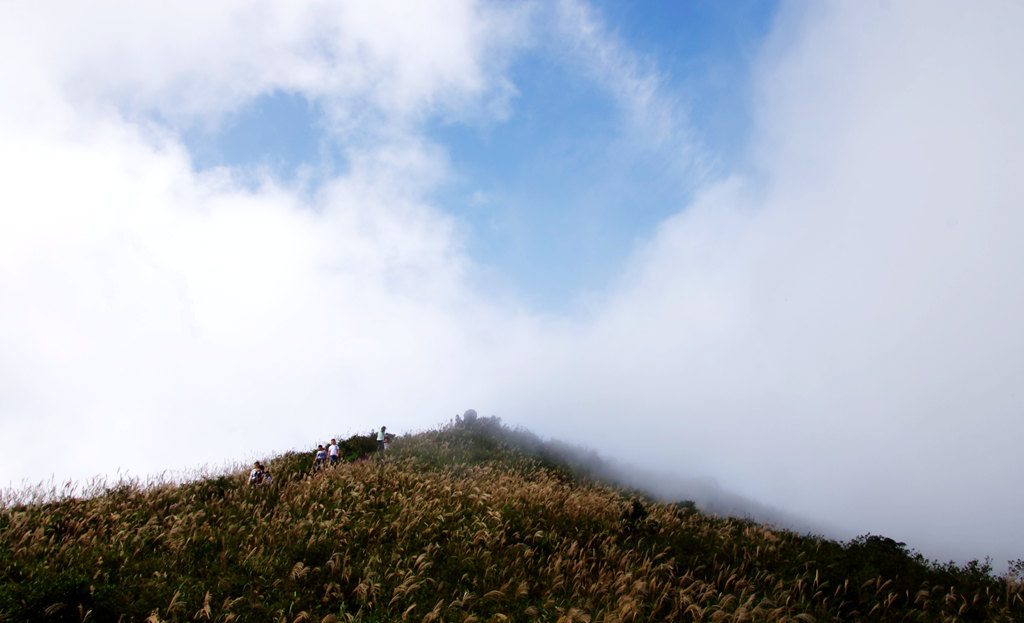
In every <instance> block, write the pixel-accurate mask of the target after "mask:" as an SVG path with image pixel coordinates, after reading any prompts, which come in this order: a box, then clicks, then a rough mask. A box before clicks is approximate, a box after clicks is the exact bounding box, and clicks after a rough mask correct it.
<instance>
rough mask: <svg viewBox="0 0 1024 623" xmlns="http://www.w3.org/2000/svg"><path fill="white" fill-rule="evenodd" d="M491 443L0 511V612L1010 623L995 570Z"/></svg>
mask: <svg viewBox="0 0 1024 623" xmlns="http://www.w3.org/2000/svg"><path fill="white" fill-rule="evenodd" d="M508 432H509V431H506V430H504V429H503V428H502V427H501V426H500V424H498V423H496V422H494V421H491V422H488V421H483V422H472V423H460V424H457V425H451V426H448V427H445V428H444V429H442V430H438V431H430V432H427V433H422V434H419V435H416V436H411V437H405V438H400V439H398V440H397V441H396V442H395V443H394V444H393V446H392V451H391V453H390V455H389V456H388V458H387V459H386V460H382V458H381V457H378V456H372V457H371V458H369V459H367V460H357V461H355V462H349V463H344V464H342V465H341V466H340V467H338V468H336V469H328V470H325V471H322V472H319V473H316V474H311V473H310V472H309V469H310V467H311V459H310V457H309V455H308V454H307V453H303V454H296V453H291V454H287V455H282V456H281V457H278V458H277V459H275V460H274V461H273V462H272V463H271V465H270V467H271V471H272V473H273V474H274V483H273V485H272V486H269V487H259V488H252V487H249V486H248V485H247V483H246V474H245V473H244V472H242V471H238V472H234V473H228V474H223V475H220V476H217V477H211V478H208V479H204V480H199V481H196V482H191V483H186V484H180V485H177V484H168V483H150V484H142V483H138V482H134V483H128V484H125V485H123V486H117V487H113V488H108V489H106V490H104V491H102V492H99V493H98V494H97V495H93V496H91V497H89V498H88V499H80V498H75V497H65V498H62V499H51V500H48V501H44V502H31V503H26V502H24V501H22V502H19V503H12V504H7V505H5V506H4V507H3V508H2V509H0V613H2V614H0V621H29V620H40V621H152V622H159V621H182V622H183V621H287V622H293V621H323V622H329V621H365V622H373V621H424V622H429V621H458V622H472V621H526V620H538V621H553V622H570V621H580V622H583V621H588V622H589V621H592V622H598V621H604V622H613V621H655V620H668V621H882V620H893V621H897V620H912V621H1020V620H1024V591H1022V589H1021V585H1020V584H1019V583H1016V582H1013V581H1011V580H1010V579H1006V578H1004V579H999V578H994V577H992V576H991V575H990V574H988V573H985V572H980V571H979V569H978V568H977V567H975V568H973V569H972V568H960V567H956V566H955V565H945V566H937V565H932V564H930V563H927V561H923V560H922V559H921V558H920V557H919V556H915V555H913V554H911V553H908V552H906V551H904V550H903V549H902V547H901V546H900V545H899V544H896V543H894V542H891V541H888V540H886V539H881V538H879V537H870V538H869V537H865V538H863V539H860V540H858V541H855V542H854V543H850V544H840V543H835V542H832V541H827V540H824V539H819V538H814V537H806V536H800V535H796V534H793V533H789V532H785V531H776V530H771V529H768V528H765V527H763V526H760V525H757V524H753V523H750V522H746V521H740V520H735V519H731V520H721V519H715V518H711V517H707V516H704V515H702V514H700V513H697V512H694V511H693V510H692V509H691V508H688V507H686V506H685V505H671V504H658V503H653V502H650V501H648V500H645V499H643V498H641V497H637V496H634V495H630V494H629V493H627V492H624V491H622V490H619V489H616V488H613V487H610V486H606V485H603V484H601V483H597V482H593V481H590V480H588V479H586V478H583V477H580V476H579V474H577V473H575V472H573V471H572V470H571V469H569V468H567V467H566V466H565V465H561V464H559V463H558V461H557V460H555V458H554V457H552V456H550V455H548V454H546V453H545V452H544V451H543V448H538V447H536V446H531V447H529V448H524V446H522V445H521V444H519V443H518V441H522V440H523V439H522V438H519V437H516V436H515V435H511V436H510V435H507V434H505V433H508ZM517 440H518V441H517ZM370 441H372V440H370ZM355 443H362V442H358V441H357V442H355ZM365 447H369V444H366V446H365Z"/></svg>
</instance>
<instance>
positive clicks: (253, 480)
mask: <svg viewBox="0 0 1024 623" xmlns="http://www.w3.org/2000/svg"><path fill="white" fill-rule="evenodd" d="M265 473H266V471H265V470H264V469H263V465H261V464H260V462H259V461H256V462H255V463H253V467H252V471H251V472H249V486H250V487H258V486H259V485H261V484H263V477H264V474H265Z"/></svg>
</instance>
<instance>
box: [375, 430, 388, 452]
mask: <svg viewBox="0 0 1024 623" xmlns="http://www.w3.org/2000/svg"><path fill="white" fill-rule="evenodd" d="M387 429H388V427H387V426H381V427H380V432H378V433H377V452H384V451H385V450H387V449H388V434H387V433H386V432H384V431H386V430H387Z"/></svg>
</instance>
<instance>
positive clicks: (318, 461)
mask: <svg viewBox="0 0 1024 623" xmlns="http://www.w3.org/2000/svg"><path fill="white" fill-rule="evenodd" d="M326 460H327V450H324V444H320V445H319V446H317V447H316V456H315V457H314V458H313V471H314V472H318V471H320V470H321V469H323V467H324V461H326Z"/></svg>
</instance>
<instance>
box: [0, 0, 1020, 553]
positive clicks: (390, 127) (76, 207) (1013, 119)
mask: <svg viewBox="0 0 1024 623" xmlns="http://www.w3.org/2000/svg"><path fill="white" fill-rule="evenodd" d="M570 4H571V3H570ZM73 6H74V5H69V6H67V7H63V9H62V10H61V11H58V12H56V13H54V12H47V11H45V10H43V9H40V10H39V11H38V12H34V9H32V8H31V7H29V6H28V5H18V6H17V7H6V8H5V9H4V10H3V12H4V13H7V14H8V15H7V16H6V18H5V19H0V24H3V25H0V58H2V59H4V60H3V61H0V88H2V89H3V90H4V92H5V93H16V94H17V96H16V97H6V98H4V99H3V101H2V102H0V171H2V172H3V183H2V184H0V456H3V460H2V462H0V484H8V483H10V484H12V485H14V486H18V485H19V483H23V482H28V483H31V482H36V481H38V480H41V479H46V478H49V477H51V476H52V477H54V478H56V479H57V480H63V479H66V478H83V479H86V478H88V477H90V476H92V475H94V474H100V473H102V474H115V473H117V472H118V470H127V471H129V472H131V473H135V474H151V473H157V472H160V471H163V470H181V469H188V468H190V467H194V466H197V465H202V464H206V463H214V464H217V463H220V462H222V461H225V460H240V459H246V458H250V457H252V456H264V455H265V454H266V453H271V452H275V451H284V450H288V449H291V448H296V447H305V446H306V445H307V444H309V443H316V442H317V440H323V439H326V438H329V437H331V436H335V435H338V434H351V433H353V432H365V431H368V430H369V429H371V428H375V427H377V426H379V425H380V424H387V426H388V428H389V430H395V431H396V432H401V431H414V430H419V429H424V428H428V427H430V426H432V425H435V424H437V423H440V422H442V421H444V420H446V419H447V418H448V417H449V416H450V414H451V413H454V412H456V411H461V410H462V409H463V408H465V406H467V405H472V406H475V407H476V408H477V409H479V410H480V412H481V413H482V414H486V415H490V414H496V415H499V416H501V417H502V418H503V420H505V421H506V422H507V423H510V424H513V425H522V426H526V427H527V428H529V429H531V430H533V431H535V432H537V433H538V434H540V435H542V436H545V437H551V438H556V439H564V440H566V441H569V442H571V443H574V444H579V445H584V446H587V447H591V448H594V449H595V450H597V451H598V452H600V453H602V454H603V455H606V456H610V457H614V458H615V459H617V460H619V461H621V462H622V463H624V464H629V465H635V466H637V469H643V470H647V471H645V472H644V473H645V474H652V473H655V474H670V475H671V476H668V475H666V476H665V478H666V479H670V478H679V479H681V480H686V479H702V478H710V479H713V480H714V481H715V482H717V483H718V484H719V486H720V487H721V488H722V489H724V490H727V491H730V492H733V494H734V495H737V496H742V497H743V498H747V499H750V500H756V501H757V503H759V504H764V505H768V506H771V507H774V508H777V509H782V510H783V512H785V513H787V514H790V515H792V516H798V517H803V518H806V520H807V521H808V522H809V523H812V524H815V525H827V526H831V528H830V529H831V530H833V531H834V532H833V533H832V534H831V535H830V536H836V537H839V538H849V537H852V536H855V535H857V534H863V533H866V532H872V533H876V534H884V535H886V536H889V537H892V538H894V539H896V540H899V541H905V542H906V543H908V545H909V546H910V547H912V548H915V549H917V550H919V551H921V552H922V553H924V554H925V555H926V556H929V557H931V558H940V559H949V558H956V559H958V560H965V559H970V558H979V557H984V556H986V555H991V556H993V557H994V559H995V561H996V563H997V565H998V564H1001V563H1002V561H1004V560H1007V559H1010V558H1018V557H1020V556H1024V533H1022V531H1021V529H1020V527H1019V526H1020V520H1019V518H1020V517H1021V516H1022V515H1024V498H1022V496H1021V495H1020V494H1019V492H1020V491H1021V490H1024V458H1022V454H1021V452H1020V451H1019V449H1020V447H1021V442H1022V441H1024V419H1022V417H1021V415H1022V410H1024V394H1022V389H1021V387H1022V383H1021V379H1022V378H1024V329H1022V325H1021V323H1020V320H1019V318H1020V317H1021V316H1022V313H1024V280H1022V278H1021V266H1024V247H1022V245H1021V244H1020V240H1021V239H1022V233H1024V227H1022V226H1024V213H1022V211H1021V199H1022V197H1024V188H1022V184H1024V182H1022V177H1021V171H1022V170H1024V157H1022V156H1024V147H1022V146H1024V122H1022V119H1021V113H1020V111H1021V110H1024V84H1022V81H1021V79H1020V76H1022V75H1024V44H1022V43H1021V39H1020V37H1019V33H1020V32H1022V27H1024V9H1022V8H1021V6H1020V5H1018V4H1014V3H990V4H985V5H972V6H971V7H970V9H969V10H967V9H964V8H963V6H962V5H956V4H944V3H910V2H908V3H877V4H876V3H857V4H854V3H848V4H834V5H833V4H830V5H820V4H815V5H813V6H808V5H804V4H792V5H789V4H787V5H784V7H783V9H782V11H781V12H780V15H779V16H778V18H777V22H776V24H775V26H774V29H773V34H772V36H771V38H770V40H769V41H768V42H767V44H766V45H765V46H764V47H763V48H762V49H761V50H760V51H759V53H758V56H757V65H756V68H755V72H754V75H755V80H756V82H755V85H754V88H753V89H752V93H753V95H752V101H751V103H750V106H751V109H752V110H753V111H754V113H755V132H754V135H753V136H752V137H751V140H750V145H749V148H748V150H747V152H746V153H747V157H746V159H745V160H744V161H743V162H741V163H737V165H736V166H735V167H732V168H731V169H730V170H729V171H728V172H726V173H724V174H723V175H721V176H718V177H713V176H710V175H709V176H708V178H707V179H704V180H702V181H701V183H700V184H699V187H698V190H697V192H696V193H695V197H694V200H693V201H692V202H690V203H687V204H685V205H680V206H679V210H678V212H677V213H676V214H675V215H674V216H672V217H671V218H669V219H667V220H665V221H664V222H662V223H661V224H660V225H659V226H658V227H657V230H656V231H654V232H653V233H652V234H651V235H650V236H649V237H647V238H645V239H643V240H641V241H639V242H638V244H637V248H636V250H635V252H634V254H633V255H632V257H631V259H630V261H629V263H628V265H627V266H624V267H623V268H622V269H621V271H619V272H618V273H617V274H615V275H610V276H609V285H608V287H607V289H606V290H605V291H602V292H599V293H591V295H590V296H589V298H588V299H587V300H588V301H589V305H588V306H587V307H586V309H585V310H584V311H583V312H581V313H574V314H570V315H555V314H551V313H545V312H544V311H538V310H533V309H530V308H529V307H528V306H526V305H525V304H523V303H521V302H519V301H517V300H516V298H515V297H514V296H512V295H507V296H497V297H495V296H494V295H493V293H492V294H490V295H488V296H485V295H483V294H482V293H481V292H482V291H484V289H483V288H481V287H480V286H479V282H480V280H481V279H485V278H486V275H487V273H486V271H485V270H483V269H482V268H481V267H480V266H478V265H477V264H476V263H475V262H474V259H473V258H471V257H470V256H469V255H468V254H467V253H466V251H465V247H466V239H467V237H468V236H471V235H472V232H471V231H468V228H467V227H466V226H465V224H463V223H460V222H459V221H458V220H456V219H455V218H454V217H452V216H451V215H450V214H448V213H447V212H445V210H444V207H443V206H439V205H433V204H431V203H430V201H429V200H428V199H427V197H429V196H430V192H431V190H432V189H433V188H435V187H436V186H437V184H439V183H440V182H441V181H443V180H444V179H446V178H447V177H449V176H451V175H455V174H456V172H453V171H451V170H450V168H449V166H450V165H449V163H448V162H447V160H446V157H445V154H444V149H443V146H439V145H435V144H432V143H430V142H429V141H428V140H427V139H425V138H424V134H423V132H422V130H421V128H420V126H419V125H418V124H419V123H420V122H421V118H422V117H423V116H427V115H440V116H450V117H452V118H473V119H475V118H478V117H480V116H488V115H490V116H492V117H493V118H494V119H496V120H498V121H496V122H500V119H501V118H502V116H503V115H506V114H508V112H507V111H508V107H509V106H512V105H513V104H512V103H511V100H510V98H511V97H512V95H511V94H512V93H514V87H513V86H511V85H510V84H509V82H508V80H507V77H506V76H505V75H504V73H503V72H504V71H505V68H506V67H507V66H508V63H509V62H510V61H511V59H513V58H515V54H517V53H518V50H520V49H524V48H526V47H528V46H529V45H531V41H530V37H529V36H528V35H527V34H526V33H527V31H529V28H530V24H531V21H530V20H531V19H536V17H535V16H534V15H533V14H532V13H531V12H530V10H527V9H524V10H523V11H521V12H509V11H507V10H504V9H494V8H492V7H489V6H487V5H476V4H472V3H466V4H463V3H459V2H452V3H451V6H450V7H449V9H448V10H446V12H444V14H443V15H433V14H428V15H424V16H423V17H422V20H420V22H422V24H421V26H422V28H418V29H417V32H429V33H435V34H436V36H430V37H426V38H417V37H410V36H406V34H403V33H402V32H394V31H393V30H390V29H388V28H375V27H370V26H367V24H369V25H371V26H372V25H373V24H377V25H380V24H382V23H388V22H387V20H386V19H384V18H383V17H382V16H384V15H386V12H382V13H375V12H374V10H372V9H371V8H368V7H364V8H363V9H360V10H359V11H354V12H353V13H352V14H346V13H344V12H342V11H340V10H339V11H329V10H326V9H322V8H318V7H317V6H316V5H314V4H303V3H293V5H287V6H288V7H290V8H282V7H278V8H276V9H274V10H269V9H268V11H267V12H266V14H258V15H253V16H251V19H250V21H249V22H247V23H246V24H247V25H243V26H240V25H238V24H239V22H238V21H237V20H234V19H233V17H232V16H233V15H234V13H233V12H232V11H234V10H237V7H233V6H230V5H228V4H227V3H225V4H224V7H225V8H217V9H201V8H199V7H198V6H191V5H188V4H187V3H186V4H182V5H181V7H179V8H176V9H175V10H174V11H172V13H173V15H170V16H161V15H150V14H148V13H147V14H141V13H140V14H134V13H131V12H128V11H125V12H124V13H123V14H120V15H119V17H120V20H121V21H120V22H118V23H119V24H120V25H119V26H114V25H111V24H110V23H106V22H102V23H96V24H93V26H94V29H93V30H87V29H82V28H79V27H78V26H76V24H78V23H79V22H77V21H76V18H75V13H74V10H73ZM282 6H284V5H282ZM403 6H404V5H403ZM531 10H532V9H531ZM428 13H430V12H428ZM53 14H59V15H60V16H61V17H60V18H57V19H54V18H53V17H52V15H53ZM453 16H455V17H458V19H454V18H453ZM380 20H384V21H383V22H382V21H380ZM100 21H101V20H100ZM197 21H198V23H202V24H203V25H204V28H203V29H199V30H197V31H190V37H187V38H186V37H183V36H182V35H181V33H182V32H185V30H187V29H189V28H192V25H193V24H195V23H197ZM435 22H436V23H435ZM271 24H287V25H289V27H288V28H284V29H282V30H280V31H276V30H275V31H274V32H281V33H283V34H281V35H280V36H279V37H276V38H273V37H261V36H254V34H253V32H255V33H257V34H259V33H263V34H265V32H266V31H267V29H269V28H270V26H269V25H271ZM245 28H253V29H255V30H254V31H253V32H250V31H247V30H245ZM261 29H263V30H261ZM271 30H272V29H271ZM588 32H589V31H588ZM339 33H341V34H340V35H339ZM339 41H340V42H343V43H339ZM257 42H259V44H258V45H257ZM281 59H284V60H281ZM286 61H287V63H286ZM626 66H628V64H627V65H626ZM634 70H635V69H634V68H631V69H630V71H634ZM603 79H605V80H610V78H608V77H607V76H605V77H604V78H603ZM644 84H646V83H644ZM607 88H612V87H611V86H609V87H607ZM274 90H293V91H296V92H300V93H303V94H305V95H306V96H308V97H311V98H315V99H317V100H318V101H322V102H323V104H324V107H325V110H328V111H329V112H328V114H329V116H330V119H331V122H330V124H329V132H330V133H332V136H333V137H334V139H333V140H337V141H338V142H339V143H341V144H343V145H345V147H344V149H345V153H346V158H347V162H348V163H349V166H348V167H347V168H346V169H345V171H343V172H340V173H338V172H331V173H328V174H325V175H326V177H327V181H326V182H324V183H323V184H322V185H321V186H319V187H317V188H315V189H313V190H310V189H309V188H308V187H303V186H301V185H300V184H290V183H283V182H281V181H280V180H278V179H275V178H274V176H273V175H271V174H270V173H268V172H266V171H244V172H240V171H234V170H230V169H223V168H222V169H214V170H207V171H202V172H198V171H196V170H195V168H194V167H193V166H192V162H191V160H190V155H189V153H188V151H187V149H186V148H185V146H184V145H183V143H182V141H181V140H180V136H179V135H180V132H181V129H182V128H184V127H191V125H190V124H209V125H210V126H216V125H217V124H218V123H222V122H223V118H224V115H225V114H227V112H228V111H231V110H235V109H237V107H239V106H241V105H243V104H244V103H245V102H246V101H248V100H249V99H250V98H252V97H254V96H255V95H257V94H259V93H266V92H273V91H274ZM184 94H189V96H188V97H186V96H184ZM643 95H644V97H649V96H650V94H649V93H644V94H643ZM356 117H358V121H359V129H358V131H357V130H355V129H353V128H354V125H353V124H354V123H355V121H354V119H355V118H356ZM154 119H161V120H164V121H161V122H160V123H158V122H156V121H153V120H154ZM694 149H695V146H694V145H692V144H686V145H680V152H681V153H686V154H689V153H692V152H693V150H694Z"/></svg>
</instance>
